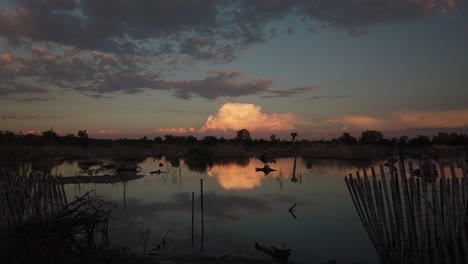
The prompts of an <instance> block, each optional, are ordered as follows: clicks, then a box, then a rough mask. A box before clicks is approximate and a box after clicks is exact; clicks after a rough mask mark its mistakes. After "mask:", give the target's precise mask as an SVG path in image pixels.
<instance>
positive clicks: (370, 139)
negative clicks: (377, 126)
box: [359, 130, 383, 144]
mask: <svg viewBox="0 0 468 264" xmlns="http://www.w3.org/2000/svg"><path fill="white" fill-rule="evenodd" d="M382 139H383V134H382V132H380V131H376V130H366V131H364V132H362V133H361V138H360V139H359V143H364V144H376V143H379V142H380V141H382Z"/></svg>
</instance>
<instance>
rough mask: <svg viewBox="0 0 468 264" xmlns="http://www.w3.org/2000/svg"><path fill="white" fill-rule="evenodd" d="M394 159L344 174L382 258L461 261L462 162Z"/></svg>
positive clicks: (467, 206) (466, 181)
mask: <svg viewBox="0 0 468 264" xmlns="http://www.w3.org/2000/svg"><path fill="white" fill-rule="evenodd" d="M398 165H399V166H398V168H396V167H395V168H392V166H390V167H384V166H382V165H380V166H379V168H377V170H378V171H377V170H376V169H375V168H374V167H372V168H371V169H370V170H362V171H357V172H356V174H355V175H354V176H353V175H352V174H349V175H348V176H346V177H345V181H346V184H347V187H348V190H349V192H350V195H351V198H352V200H353V203H354V205H355V208H356V210H357V213H358V215H359V217H360V219H361V221H362V224H363V226H364V228H365V230H366V231H367V233H368V235H369V238H370V239H371V241H372V243H373V245H374V247H375V248H376V250H377V252H378V254H379V255H380V258H381V261H382V263H415V264H416V263H425V264H429V263H431V264H432V263H434V264H443V263H450V264H452V263H453V264H458V263H460V264H461V263H467V262H468V233H467V231H468V221H467V220H468V218H467V216H468V200H467V199H468V178H467V173H466V164H462V165H461V170H459V169H455V168H454V167H453V166H452V165H450V166H444V165H439V166H436V165H434V166H432V165H429V166H427V163H426V165H424V164H423V163H422V162H419V164H413V163H412V162H408V163H406V164H405V163H401V162H400V163H399V164H398ZM415 165H418V167H419V168H416V166H415ZM423 168H430V169H423ZM457 172H458V175H457ZM418 174H419V177H416V175H418Z"/></svg>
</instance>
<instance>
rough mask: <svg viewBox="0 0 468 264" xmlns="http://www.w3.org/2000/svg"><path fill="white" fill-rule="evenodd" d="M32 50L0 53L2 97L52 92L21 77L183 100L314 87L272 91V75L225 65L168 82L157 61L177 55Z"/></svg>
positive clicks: (106, 93) (96, 92) (87, 90)
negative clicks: (23, 53) (256, 75)
mask: <svg viewBox="0 0 468 264" xmlns="http://www.w3.org/2000/svg"><path fill="white" fill-rule="evenodd" d="M29 54H30V56H25V57H23V56H17V55H14V54H10V53H6V54H3V55H2V56H1V57H0V69H2V72H1V73H0V80H2V81H4V82H3V84H2V85H0V95H6V94H12V93H45V92H47V90H46V89H45V88H39V87H33V86H25V85H20V84H18V82H17V81H18V80H19V79H21V78H30V79H34V80H35V81H36V83H39V84H41V85H43V86H44V87H51V88H55V89H60V90H64V91H74V92H78V93H81V94H83V95H86V96H90V97H93V98H96V99H102V98H112V94H115V93H123V94H138V93H141V92H143V91H144V90H145V89H151V90H166V91H170V92H172V93H173V94H174V96H176V97H178V98H182V99H190V98H192V97H193V96H198V97H202V98H206V99H215V98H218V97H235V96H243V95H255V94H261V93H270V94H274V95H275V96H290V95H292V94H297V93H301V92H305V91H307V90H309V89H311V88H313V87H312V86H303V87H296V88H293V89H289V90H281V89H272V88H270V87H271V86H272V84H273V80H271V79H260V78H250V79H248V78H245V77H244V76H243V74H242V72H240V71H237V70H224V69H210V70H205V69H199V70H198V71H199V72H200V73H202V74H204V75H206V76H204V77H203V78H201V79H197V80H165V79H164V78H165V77H166V76H164V74H165V71H166V70H165V69H164V68H161V67H159V68H156V65H158V64H157V63H160V62H162V65H166V67H173V65H174V64H177V63H178V61H177V60H178V58H173V57H170V58H166V57H157V58H149V57H142V56H130V55H115V54H108V53H102V52H97V51H92V52H78V53H76V52H75V51H70V50H69V49H64V50H62V51H61V52H56V51H54V52H51V51H48V50H46V49H44V48H40V47H34V46H33V47H30V48H29ZM173 59H175V60H176V61H173ZM168 60H169V61H168ZM159 66H161V65H159Z"/></svg>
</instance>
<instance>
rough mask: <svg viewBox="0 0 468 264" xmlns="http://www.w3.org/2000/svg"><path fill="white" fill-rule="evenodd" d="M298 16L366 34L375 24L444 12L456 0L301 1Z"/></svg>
mask: <svg viewBox="0 0 468 264" xmlns="http://www.w3.org/2000/svg"><path fill="white" fill-rule="evenodd" d="M300 2H302V3H301V8H299V9H298V10H297V11H298V13H299V14H300V15H304V16H306V17H308V18H311V19H314V20H319V21H322V22H324V23H325V24H326V25H328V26H330V27H333V28H344V29H346V30H348V31H349V32H350V33H351V34H354V35H361V34H365V33H367V27H368V26H370V25H374V24H384V23H395V22H411V21H415V20H418V19H422V18H425V17H427V16H429V15H432V14H433V13H435V12H442V13H445V12H447V11H449V10H450V9H453V8H455V7H456V5H457V4H458V3H459V2H460V1H458V0H392V1H388V0H356V1H346V0H313V1H300Z"/></svg>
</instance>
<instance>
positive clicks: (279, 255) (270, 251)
mask: <svg viewBox="0 0 468 264" xmlns="http://www.w3.org/2000/svg"><path fill="white" fill-rule="evenodd" d="M255 249H257V250H259V251H262V252H263V253H265V254H267V255H268V256H270V257H271V258H272V259H274V260H276V261H287V260H288V258H289V256H291V249H279V248H276V247H273V246H272V247H270V248H268V247H265V246H262V245H260V244H259V243H257V242H255Z"/></svg>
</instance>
